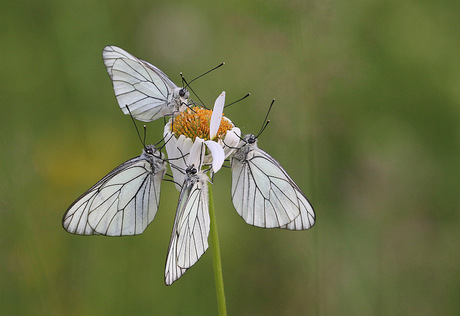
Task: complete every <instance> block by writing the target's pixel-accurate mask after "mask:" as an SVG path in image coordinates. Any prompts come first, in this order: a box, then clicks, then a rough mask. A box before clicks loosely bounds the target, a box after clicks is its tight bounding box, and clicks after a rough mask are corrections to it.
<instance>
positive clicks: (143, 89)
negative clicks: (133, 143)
mask: <svg viewBox="0 0 460 316" xmlns="http://www.w3.org/2000/svg"><path fill="white" fill-rule="evenodd" d="M102 57H103V60H104V64H105V67H106V68H107V72H108V73H109V76H110V79H112V83H113V90H114V91H115V96H116V97H117V100H118V105H119V106H120V108H121V110H122V111H123V113H124V114H129V112H128V110H127V109H126V107H128V108H129V110H130V111H131V114H132V116H133V117H134V118H136V119H138V120H141V121H144V122H150V121H153V120H156V119H159V118H162V117H163V116H165V115H170V114H172V113H173V112H175V111H177V110H178V107H179V104H178V103H177V102H179V103H180V101H179V100H177V101H176V97H175V95H174V93H175V91H177V90H178V87H177V86H176V85H175V84H174V82H172V81H171V80H170V79H169V78H168V76H166V75H165V74H164V73H163V72H162V71H161V70H160V69H158V68H157V67H155V66H153V65H152V64H150V63H148V62H146V61H143V60H141V59H138V58H136V57H135V56H133V55H131V54H130V53H128V52H126V51H125V50H123V49H121V48H119V47H116V46H106V47H105V48H104V50H103V52H102Z"/></svg>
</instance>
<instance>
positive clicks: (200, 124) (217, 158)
mask: <svg viewBox="0 0 460 316" xmlns="http://www.w3.org/2000/svg"><path fill="white" fill-rule="evenodd" d="M224 104H225V91H224V92H222V93H221V95H220V96H219V97H218V98H217V99H216V102H215V103H214V109H213V111H211V110H206V109H204V108H201V107H197V106H195V107H193V108H192V109H187V110H186V111H184V112H181V113H180V114H179V115H178V116H177V117H175V118H174V119H172V118H171V119H170V120H169V122H168V123H167V124H166V125H165V128H164V132H163V136H164V138H165V142H166V152H167V154H168V159H169V162H170V164H172V165H173V166H174V167H171V170H172V173H173V177H174V181H175V182H176V188H177V189H178V190H180V187H179V185H180V184H182V183H183V182H184V177H185V175H184V170H185V169H186V168H187V166H191V165H193V166H194V167H195V168H196V169H197V170H201V168H202V167H206V166H212V171H213V172H214V173H216V172H217V171H219V169H220V168H221V167H222V165H223V163H224V160H225V158H227V157H228V156H230V155H231V154H232V153H233V152H234V151H235V147H236V146H237V145H238V143H239V141H240V135H241V131H240V129H239V128H238V127H235V126H234V125H233V123H232V122H231V121H230V120H229V119H228V118H226V117H225V116H223V109H224Z"/></svg>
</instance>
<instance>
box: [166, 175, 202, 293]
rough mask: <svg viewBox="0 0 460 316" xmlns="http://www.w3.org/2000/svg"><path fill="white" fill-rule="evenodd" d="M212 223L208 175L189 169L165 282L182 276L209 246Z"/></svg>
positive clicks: (167, 260) (174, 230) (171, 243)
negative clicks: (191, 171)
mask: <svg viewBox="0 0 460 316" xmlns="http://www.w3.org/2000/svg"><path fill="white" fill-rule="evenodd" d="M209 227H210V219H209V209H208V189H207V177H206V175H204V174H203V173H198V174H191V173H187V175H186V178H185V182H184V185H183V186H182V190H181V193H180V196H179V203H178V205H177V211H176V218H175V220H174V227H173V231H172V235H171V241H170V243H169V249H168V257H167V258H166V269H165V283H166V285H171V284H173V282H174V281H176V280H177V279H179V278H180V277H181V276H182V275H183V274H184V273H185V271H187V269H188V268H190V267H191V266H193V265H194V264H195V263H196V262H197V261H198V259H200V257H201V256H202V255H203V254H204V252H205V251H206V249H208V236H209Z"/></svg>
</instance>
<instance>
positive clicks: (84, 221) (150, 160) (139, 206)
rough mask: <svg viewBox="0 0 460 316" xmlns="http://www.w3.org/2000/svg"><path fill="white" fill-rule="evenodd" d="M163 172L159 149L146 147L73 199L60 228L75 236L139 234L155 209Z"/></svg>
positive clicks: (151, 219) (152, 215) (151, 218)
mask: <svg viewBox="0 0 460 316" xmlns="http://www.w3.org/2000/svg"><path fill="white" fill-rule="evenodd" d="M165 173H166V162H165V161H164V160H163V159H162V154H161V152H159V151H158V150H157V149H156V148H155V146H153V145H149V146H147V147H146V148H145V149H144V150H143V151H142V154H141V155H140V156H138V157H135V158H132V159H130V160H128V161H126V162H124V163H122V164H121V165H119V166H118V167H116V168H115V169H113V170H112V171H111V172H109V173H108V174H107V175H106V176H105V177H104V178H102V179H101V180H100V181H99V182H97V183H96V184H95V185H94V186H92V187H91V188H90V189H89V190H88V191H86V192H85V193H83V194H82V195H81V196H80V197H79V198H78V199H77V200H76V201H75V202H73V203H72V205H70V207H69V208H68V209H67V211H66V213H65V214H64V217H63V219H62V225H63V227H64V229H65V230H66V231H68V232H69V233H73V234H79V235H106V236H125V235H137V234H141V233H142V232H143V231H144V230H145V228H146V227H147V225H149V224H150V223H151V222H152V221H153V219H154V217H155V215H156V212H157V210H158V205H159V202H160V201H159V200H160V184H161V179H162V178H163V176H164V174H165Z"/></svg>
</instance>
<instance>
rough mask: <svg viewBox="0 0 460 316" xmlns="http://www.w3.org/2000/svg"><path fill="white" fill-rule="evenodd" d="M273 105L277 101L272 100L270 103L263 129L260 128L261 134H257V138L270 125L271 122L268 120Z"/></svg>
mask: <svg viewBox="0 0 460 316" xmlns="http://www.w3.org/2000/svg"><path fill="white" fill-rule="evenodd" d="M273 103H275V99H273V100H272V103H270V107H269V108H268V111H267V114H266V115H265V118H264V121H263V123H262V127H261V128H260V131H259V133H258V134H257V136H256V138H258V137H259V136H260V134H262V132H263V131H264V130H265V129H266V128H267V125H268V123H270V120H269V119H268V115H269V114H270V111H271V110H272V106H273Z"/></svg>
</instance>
